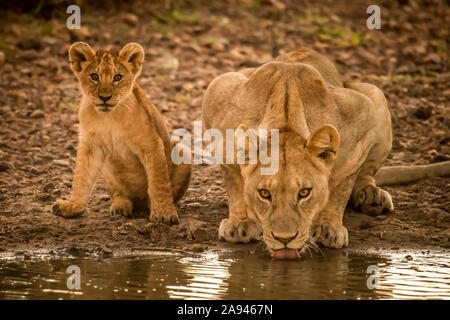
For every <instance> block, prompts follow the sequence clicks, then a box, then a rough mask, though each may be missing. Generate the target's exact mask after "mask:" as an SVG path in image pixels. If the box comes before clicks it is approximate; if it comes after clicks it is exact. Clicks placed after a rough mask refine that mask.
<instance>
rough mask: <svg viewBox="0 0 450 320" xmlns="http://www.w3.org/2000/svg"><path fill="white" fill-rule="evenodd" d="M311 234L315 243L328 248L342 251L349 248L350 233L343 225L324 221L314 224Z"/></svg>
mask: <svg viewBox="0 0 450 320" xmlns="http://www.w3.org/2000/svg"><path fill="white" fill-rule="evenodd" d="M310 234H311V236H312V238H313V240H314V241H316V242H319V243H321V244H323V245H324V246H325V247H328V248H336V249H340V248H342V247H346V246H348V231H347V228H346V227H344V226H343V225H342V223H337V222H334V223H333V222H331V221H330V222H325V221H323V222H321V223H317V224H314V225H313V226H312V227H311V231H310Z"/></svg>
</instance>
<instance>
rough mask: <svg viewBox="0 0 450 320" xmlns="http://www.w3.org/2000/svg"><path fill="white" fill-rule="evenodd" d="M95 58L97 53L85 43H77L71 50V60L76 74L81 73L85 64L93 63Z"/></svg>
mask: <svg viewBox="0 0 450 320" xmlns="http://www.w3.org/2000/svg"><path fill="white" fill-rule="evenodd" d="M94 57H95V51H94V50H93V49H92V48H91V47H90V46H89V45H88V44H87V43H84V42H76V43H74V44H73V45H72V46H71V47H70V49H69V60H70V63H71V65H72V70H73V71H74V72H75V73H78V72H80V71H81V70H82V69H83V66H84V64H85V63H86V62H89V61H92V59H94Z"/></svg>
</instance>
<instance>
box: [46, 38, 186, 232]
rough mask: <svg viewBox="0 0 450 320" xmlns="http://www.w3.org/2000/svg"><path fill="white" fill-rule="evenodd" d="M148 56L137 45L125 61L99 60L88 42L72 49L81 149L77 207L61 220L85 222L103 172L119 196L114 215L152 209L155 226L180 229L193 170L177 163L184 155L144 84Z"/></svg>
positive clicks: (123, 54) (61, 205)
mask: <svg viewBox="0 0 450 320" xmlns="http://www.w3.org/2000/svg"><path fill="white" fill-rule="evenodd" d="M144 56H145V54H144V50H143V49H142V47H141V46H140V45H139V44H137V43H129V44H127V45H126V46H124V47H123V48H122V50H121V51H120V52H119V53H118V54H117V53H115V52H113V51H105V50H99V51H97V52H95V51H94V50H93V49H92V48H91V47H90V46H89V45H88V44H86V43H83V42H77V43H75V44H73V45H72V46H71V47H70V50H69V58H70V63H71V65H72V70H73V71H74V73H75V75H76V76H77V78H78V80H79V81H80V84H81V89H82V92H83V97H82V99H81V104H80V109H79V121H80V133H79V145H78V149H77V159H76V168H75V177H74V180H73V185H72V193H71V196H70V199H69V200H57V201H56V202H55V203H54V204H53V206H52V210H53V213H54V214H56V215H59V216H62V217H64V218H73V217H76V216H79V215H81V214H82V212H83V211H84V210H85V207H86V203H87V201H88V198H89V195H90V192H91V189H92V187H93V185H94V182H95V181H96V179H97V177H98V176H99V174H100V172H102V173H103V178H104V181H105V183H106V186H107V188H108V189H109V191H110V193H111V198H112V204H111V207H110V213H111V214H113V215H114V214H122V215H124V216H131V213H132V210H133V206H134V205H137V204H142V203H143V204H147V205H148V202H149V201H150V205H149V207H150V209H151V212H150V220H151V221H152V222H163V223H167V224H177V223H178V215H177V211H176V208H175V205H174V201H175V202H177V201H178V200H179V199H180V198H181V197H182V196H183V195H184V193H185V192H186V189H187V187H188V184H189V179H190V175H191V167H190V165H188V164H180V165H175V164H173V163H172V161H171V158H170V154H171V151H172V148H183V147H182V145H181V144H176V145H175V144H172V143H171V142H170V137H169V133H168V131H167V128H166V125H165V123H164V120H163V118H162V116H161V115H160V113H159V112H158V111H157V109H156V108H155V107H154V106H153V105H152V104H151V103H150V102H149V101H148V100H147V98H146V97H145V94H144V92H143V91H142V89H141V88H140V87H139V85H138V84H137V83H136V78H137V76H138V75H139V73H140V71H141V67H142V63H143V61H144ZM180 151H181V150H180Z"/></svg>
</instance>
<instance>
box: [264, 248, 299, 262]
mask: <svg viewBox="0 0 450 320" xmlns="http://www.w3.org/2000/svg"><path fill="white" fill-rule="evenodd" d="M270 256H271V257H272V258H274V259H278V260H298V259H300V253H299V252H298V250H297V249H289V248H284V249H279V250H274V251H272V253H271V254H270Z"/></svg>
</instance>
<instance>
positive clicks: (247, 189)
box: [203, 48, 393, 250]
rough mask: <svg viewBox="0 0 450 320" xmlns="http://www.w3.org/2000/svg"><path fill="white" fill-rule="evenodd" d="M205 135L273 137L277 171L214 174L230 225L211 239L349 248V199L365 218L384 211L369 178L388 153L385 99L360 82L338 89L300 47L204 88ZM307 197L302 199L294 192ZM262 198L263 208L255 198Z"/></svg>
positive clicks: (325, 66)
mask: <svg viewBox="0 0 450 320" xmlns="http://www.w3.org/2000/svg"><path fill="white" fill-rule="evenodd" d="M203 123H204V128H205V129H209V128H217V129H220V130H222V132H223V133H224V134H225V129H236V128H238V127H239V128H241V129H244V130H245V129H246V128H252V129H256V128H267V129H272V128H276V129H279V130H280V151H279V152H280V154H279V159H280V166H279V170H278V172H277V173H276V174H274V175H271V176H262V175H261V174H260V170H259V167H261V166H263V165H262V164H261V163H258V164H256V165H222V171H223V174H224V181H225V185H226V188H227V191H228V194H229V211H230V217H229V219H225V220H223V221H222V223H221V226H220V228H219V236H220V237H221V238H223V239H225V240H227V241H231V242H248V241H250V240H251V239H256V238H258V237H259V234H260V231H261V229H260V227H262V231H263V236H264V240H265V242H266V244H267V246H268V247H269V249H271V250H276V249H281V248H284V247H288V248H294V249H300V248H304V247H305V244H307V243H309V242H310V240H312V239H315V240H317V241H319V242H321V243H322V244H324V245H325V246H328V247H334V248H340V247H342V246H346V245H347V244H348V234H347V229H346V228H345V227H344V226H343V223H342V218H343V213H344V209H345V206H346V204H347V201H348V200H349V198H351V200H352V203H353V205H354V206H355V207H357V208H358V209H360V210H362V211H365V212H369V213H372V214H380V213H383V212H384V213H386V212H389V211H392V210H393V204H392V200H391V197H390V195H389V194H388V193H387V192H386V191H384V190H382V189H380V188H378V187H377V186H376V184H375V180H374V175H375V173H376V172H377V170H378V169H379V168H380V166H381V164H382V163H383V161H384V160H385V158H386V157H387V155H388V153H389V151H390V149H391V144H392V133H391V120H390V114H389V110H388V107H387V102H386V99H385V97H384V95H383V93H382V92H381V90H380V89H378V88H377V87H375V86H373V85H370V84H367V83H346V84H345V85H344V84H343V83H342V80H341V79H340V76H339V74H338V72H337V71H336V69H335V67H334V66H333V64H332V63H331V62H330V61H329V60H328V59H326V58H325V57H323V56H322V55H320V54H319V53H317V52H315V51H313V50H310V49H307V48H302V49H299V50H296V51H293V52H291V53H289V54H286V55H283V56H280V57H279V58H277V59H276V60H275V61H272V62H269V63H266V64H264V65H263V66H261V67H259V68H255V69H245V70H242V71H241V72H230V73H226V74H223V75H221V76H219V77H217V78H216V79H215V80H214V81H213V82H212V83H211V84H210V85H209V87H208V90H207V92H206V95H205V98H204V103H203ZM308 188H310V189H311V193H310V195H309V196H308V197H307V198H300V196H298V194H299V191H301V190H304V189H308ZM262 189H264V190H268V191H270V194H271V198H270V199H269V200H268V199H265V198H262V197H261V195H260V190H262Z"/></svg>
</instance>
